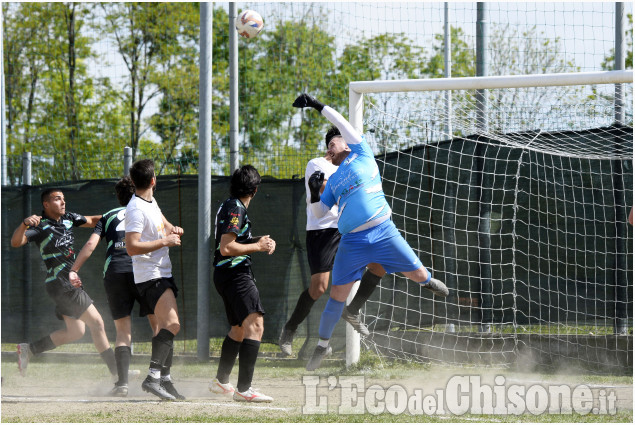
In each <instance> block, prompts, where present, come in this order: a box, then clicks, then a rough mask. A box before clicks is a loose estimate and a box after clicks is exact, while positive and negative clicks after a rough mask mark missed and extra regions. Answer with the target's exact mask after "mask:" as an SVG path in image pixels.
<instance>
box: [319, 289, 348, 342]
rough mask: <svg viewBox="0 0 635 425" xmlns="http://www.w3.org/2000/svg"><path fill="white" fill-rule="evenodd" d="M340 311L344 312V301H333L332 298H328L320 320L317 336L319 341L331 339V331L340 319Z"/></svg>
mask: <svg viewBox="0 0 635 425" xmlns="http://www.w3.org/2000/svg"><path fill="white" fill-rule="evenodd" d="M342 311H344V301H335V300H334V299H333V298H329V300H328V301H327V302H326V307H324V311H323V312H322V318H321V319H320V331H319V335H320V338H321V339H331V335H333V329H335V325H336V324H337V322H338V321H339V320H340V317H342Z"/></svg>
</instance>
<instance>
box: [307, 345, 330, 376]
mask: <svg viewBox="0 0 635 425" xmlns="http://www.w3.org/2000/svg"><path fill="white" fill-rule="evenodd" d="M332 353H333V349H332V348H331V346H330V345H329V346H328V347H326V348H324V347H321V346H319V345H318V346H317V347H315V351H313V355H312V356H311V359H310V360H309V363H307V365H306V370H308V371H312V370H315V369H317V368H318V367H320V364H322V360H323V359H324V357H326V356H330V355H331V354H332Z"/></svg>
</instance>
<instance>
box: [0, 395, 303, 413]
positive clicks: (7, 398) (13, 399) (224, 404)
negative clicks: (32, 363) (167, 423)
mask: <svg viewBox="0 0 635 425" xmlns="http://www.w3.org/2000/svg"><path fill="white" fill-rule="evenodd" d="M2 401H3V402H16V403H19V402H22V403H108V402H110V403H141V404H160V403H161V404H162V403H166V402H164V401H157V400H134V399H128V400H108V399H104V400H88V399H79V400H71V399H67V398H52V397H26V396H2ZM170 403H176V404H188V405H194V406H218V407H236V408H239V409H252V410H281V411H292V410H294V409H293V408H290V407H269V406H262V405H254V404H250V403H229V402H214V401H176V402H170Z"/></svg>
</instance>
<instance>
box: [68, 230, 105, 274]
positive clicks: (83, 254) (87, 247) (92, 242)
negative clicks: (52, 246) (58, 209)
mask: <svg viewBox="0 0 635 425" xmlns="http://www.w3.org/2000/svg"><path fill="white" fill-rule="evenodd" d="M99 239H100V237H99V235H98V234H97V233H93V234H92V235H90V237H89V238H88V241H86V243H85V244H84V247H83V248H82V250H81V251H79V254H77V258H76V259H75V263H73V266H72V267H71V270H73V271H76V272H78V271H79V269H81V268H82V266H83V265H84V263H85V262H86V260H88V259H89V258H90V256H91V255H92V254H93V251H95V248H97V245H98V244H99Z"/></svg>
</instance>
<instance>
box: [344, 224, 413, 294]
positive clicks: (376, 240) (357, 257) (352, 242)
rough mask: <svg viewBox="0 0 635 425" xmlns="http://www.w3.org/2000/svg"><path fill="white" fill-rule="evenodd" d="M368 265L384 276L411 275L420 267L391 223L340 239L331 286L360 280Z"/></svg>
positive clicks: (349, 234)
mask: <svg viewBox="0 0 635 425" xmlns="http://www.w3.org/2000/svg"><path fill="white" fill-rule="evenodd" d="M369 263H378V264H381V265H382V266H383V267H384V269H385V270H386V273H396V272H411V271H414V270H417V269H419V268H420V267H423V265H422V264H421V261H420V260H419V257H417V255H416V254H415V252H414V251H413V250H412V248H410V245H408V242H406V240H405V239H404V238H403V237H402V236H401V233H399V230H397V227H396V226H395V223H393V221H392V220H386V221H384V222H383V223H381V224H379V225H377V226H375V227H371V228H370V229H366V230H363V231H361V232H355V233H346V234H345V235H343V236H342V239H340V246H339V247H338V249H337V255H336V256H335V264H334V265H333V285H345V284H347V283H351V282H354V281H356V280H359V279H361V277H362V273H363V272H364V269H365V268H366V265H367V264H369Z"/></svg>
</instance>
